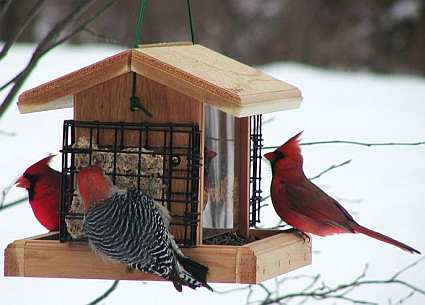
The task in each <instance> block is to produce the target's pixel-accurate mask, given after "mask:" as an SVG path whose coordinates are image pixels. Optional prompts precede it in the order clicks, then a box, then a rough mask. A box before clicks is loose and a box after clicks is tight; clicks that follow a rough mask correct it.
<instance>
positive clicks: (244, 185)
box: [234, 117, 250, 238]
mask: <svg viewBox="0 0 425 305" xmlns="http://www.w3.org/2000/svg"><path fill="white" fill-rule="evenodd" d="M235 123H236V127H235V142H236V145H235V180H236V183H235V184H236V186H237V188H236V192H237V194H236V196H235V198H236V200H235V214H234V223H235V228H236V229H237V230H238V233H239V234H240V235H242V236H244V237H246V238H247V237H248V235H249V234H248V233H249V206H248V202H249V198H248V197H249V194H248V193H249V163H250V162H249V117H245V118H236V122H235Z"/></svg>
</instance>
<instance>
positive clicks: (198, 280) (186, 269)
mask: <svg viewBox="0 0 425 305" xmlns="http://www.w3.org/2000/svg"><path fill="white" fill-rule="evenodd" d="M177 260H178V262H179V264H180V265H181V267H183V268H182V269H181V270H180V272H179V274H175V275H174V276H173V277H172V279H171V280H172V281H173V284H174V287H176V289H177V290H178V291H182V285H184V286H188V287H190V288H192V289H196V288H199V287H205V288H207V289H209V290H211V291H213V289H212V288H211V287H210V286H209V285H208V283H207V273H208V267H206V266H204V265H202V264H200V263H198V262H195V261H194V260H192V259H190V258H189V257H187V256H182V255H178V256H177Z"/></svg>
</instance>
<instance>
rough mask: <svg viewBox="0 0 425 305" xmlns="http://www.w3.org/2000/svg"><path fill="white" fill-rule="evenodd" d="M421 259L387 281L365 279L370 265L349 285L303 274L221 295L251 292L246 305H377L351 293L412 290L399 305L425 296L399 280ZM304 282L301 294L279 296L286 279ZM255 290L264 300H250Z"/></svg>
mask: <svg viewBox="0 0 425 305" xmlns="http://www.w3.org/2000/svg"><path fill="white" fill-rule="evenodd" d="M422 260H424V258H420V259H418V260H417V261H415V262H413V263H412V264H410V265H408V266H406V267H404V268H402V269H401V270H399V271H397V272H396V273H395V274H394V275H392V276H391V277H389V278H388V279H384V280H366V279H365V278H366V274H367V271H368V265H367V264H366V265H365V267H364V269H363V271H362V272H361V273H360V275H358V276H357V277H356V278H354V279H353V280H352V281H350V282H348V283H346V284H341V285H337V286H335V287H330V286H328V285H326V283H325V282H321V283H319V279H320V278H321V276H320V274H317V275H316V276H309V275H300V276H294V277H285V278H283V279H281V280H279V281H275V286H276V287H275V290H273V289H272V288H270V287H267V286H266V285H264V284H262V285H261V286H252V285H249V286H245V287H241V288H238V289H234V290H229V291H224V292H221V293H222V294H223V293H231V292H235V291H241V290H248V294H247V299H246V304H257V305H260V304H261V305H268V304H288V303H289V302H291V301H297V300H300V302H298V304H304V303H305V302H306V301H307V300H315V301H321V300H336V301H338V300H339V301H344V302H349V303H352V304H367V305H377V303H376V302H373V301H371V300H366V299H359V298H353V297H351V296H349V294H350V293H352V292H353V291H354V290H355V289H357V288H359V287H361V286H374V285H399V286H402V287H405V288H408V289H410V290H411V291H409V293H408V294H407V295H406V296H404V297H402V298H400V299H399V300H398V301H397V303H396V304H402V303H403V302H405V301H406V300H407V299H409V298H411V297H412V296H413V295H414V294H420V295H422V296H424V297H425V291H424V290H423V289H422V288H419V287H416V286H414V285H412V284H410V283H408V282H406V281H403V280H401V279H399V276H400V275H402V274H403V273H405V272H406V271H408V270H410V269H412V268H414V267H415V266H416V265H417V264H419V263H420V262H421V261H422ZM302 279H307V280H309V281H308V282H307V284H306V286H305V287H304V288H300V290H299V291H295V292H291V293H286V294H284V295H279V294H278V293H276V292H277V291H279V286H280V285H283V284H284V283H286V281H287V280H298V281H300V280H302ZM255 287H259V288H261V289H256V290H255V291H256V292H258V293H262V294H263V296H264V297H263V298H261V299H256V300H251V297H252V296H253V295H254V292H255V291H254V288H255ZM281 291H287V290H284V289H281ZM255 295H256V296H258V294H255ZM271 296H273V297H271Z"/></svg>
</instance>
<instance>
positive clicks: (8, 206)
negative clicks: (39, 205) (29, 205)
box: [0, 197, 28, 211]
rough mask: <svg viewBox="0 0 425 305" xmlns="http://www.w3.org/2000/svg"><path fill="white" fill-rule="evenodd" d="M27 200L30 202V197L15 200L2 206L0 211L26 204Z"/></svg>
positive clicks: (0, 205)
mask: <svg viewBox="0 0 425 305" xmlns="http://www.w3.org/2000/svg"><path fill="white" fill-rule="evenodd" d="M27 200H28V197H24V198H21V199H18V200H15V201H13V202H10V203H5V204H0V211H3V210H6V209H7V208H11V207H13V206H15V205H18V204H20V203H22V202H25V201H27Z"/></svg>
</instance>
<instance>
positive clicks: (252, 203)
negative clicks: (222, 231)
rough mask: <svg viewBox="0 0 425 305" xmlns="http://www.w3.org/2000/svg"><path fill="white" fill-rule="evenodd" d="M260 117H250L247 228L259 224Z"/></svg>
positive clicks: (260, 197)
mask: <svg viewBox="0 0 425 305" xmlns="http://www.w3.org/2000/svg"><path fill="white" fill-rule="evenodd" d="M261 130H262V115H261V114H259V115H253V116H251V117H250V169H249V170H250V175H249V195H250V197H249V226H250V227H256V225H257V223H259V222H260V209H261V202H262V196H261V195H262V190H261V158H262V155H261V150H262V147H263V135H262V132H261Z"/></svg>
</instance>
